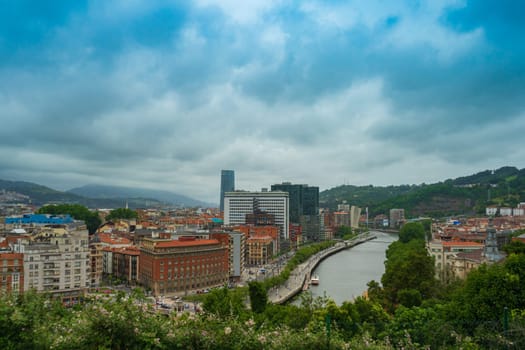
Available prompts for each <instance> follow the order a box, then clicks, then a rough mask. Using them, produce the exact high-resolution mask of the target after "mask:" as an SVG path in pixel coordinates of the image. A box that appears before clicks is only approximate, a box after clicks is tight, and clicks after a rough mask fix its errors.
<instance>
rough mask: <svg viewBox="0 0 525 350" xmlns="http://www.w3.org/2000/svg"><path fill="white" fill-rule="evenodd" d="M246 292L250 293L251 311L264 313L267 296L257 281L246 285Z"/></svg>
mask: <svg viewBox="0 0 525 350" xmlns="http://www.w3.org/2000/svg"><path fill="white" fill-rule="evenodd" d="M248 292H249V293H250V305H251V308H252V311H253V312H255V313H258V314H260V313H262V312H264V310H265V309H266V305H267V304H268V294H267V293H266V289H265V288H264V285H263V284H262V283H260V282H257V281H253V282H250V283H249V284H248Z"/></svg>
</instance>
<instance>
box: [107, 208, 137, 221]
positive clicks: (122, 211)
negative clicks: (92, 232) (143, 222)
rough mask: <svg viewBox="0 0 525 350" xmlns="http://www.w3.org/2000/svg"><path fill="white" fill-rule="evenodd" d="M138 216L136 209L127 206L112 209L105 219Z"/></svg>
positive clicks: (133, 217) (135, 217) (134, 217)
mask: <svg viewBox="0 0 525 350" xmlns="http://www.w3.org/2000/svg"><path fill="white" fill-rule="evenodd" d="M138 217H139V216H138V214H137V212H136V211H134V210H131V209H128V208H117V209H113V210H112V211H110V212H109V214H108V215H107V216H106V221H110V220H115V219H137V218H138Z"/></svg>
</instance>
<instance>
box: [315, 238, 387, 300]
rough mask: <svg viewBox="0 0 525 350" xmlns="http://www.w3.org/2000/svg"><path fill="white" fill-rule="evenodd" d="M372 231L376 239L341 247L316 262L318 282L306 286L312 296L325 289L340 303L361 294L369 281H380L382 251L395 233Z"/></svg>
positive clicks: (382, 266) (328, 295)
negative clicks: (340, 249)
mask: <svg viewBox="0 0 525 350" xmlns="http://www.w3.org/2000/svg"><path fill="white" fill-rule="evenodd" d="M372 233H374V234H375V235H376V236H377V239H376V240H373V241H369V242H365V243H363V244H361V245H358V246H356V247H353V248H350V249H347V250H343V251H341V252H339V253H337V254H335V255H332V256H331V257H329V258H327V259H325V260H324V261H323V262H321V263H320V264H319V265H318V266H317V268H316V269H315V270H314V272H313V274H315V275H318V276H319V281H320V283H319V285H318V286H311V287H310V291H311V292H312V295H313V296H314V297H317V296H323V294H324V293H326V296H327V297H330V298H331V299H333V300H334V301H335V302H336V303H337V304H339V305H340V304H342V303H343V301H345V300H352V299H353V298H355V297H357V296H360V295H362V294H363V292H364V291H366V288H367V287H366V284H367V283H368V282H369V281H371V280H376V281H378V282H380V280H381V275H383V272H384V271H385V265H384V261H385V251H386V249H387V248H388V246H389V245H390V243H392V242H393V241H395V240H396V239H397V235H391V234H388V233H382V232H372Z"/></svg>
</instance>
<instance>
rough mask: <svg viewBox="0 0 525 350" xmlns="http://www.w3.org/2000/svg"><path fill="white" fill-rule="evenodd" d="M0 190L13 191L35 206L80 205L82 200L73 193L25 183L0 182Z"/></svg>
mask: <svg viewBox="0 0 525 350" xmlns="http://www.w3.org/2000/svg"><path fill="white" fill-rule="evenodd" d="M0 190H6V191H13V192H17V193H20V194H23V195H25V196H28V197H29V198H30V199H31V202H32V203H33V204H36V205H42V204H45V203H55V202H64V203H79V204H80V203H82V201H83V200H84V198H83V197H81V196H78V195H76V194H73V193H66V192H61V191H57V190H54V189H52V188H49V187H46V186H42V185H38V184H35V183H32V182H25V181H7V180H0Z"/></svg>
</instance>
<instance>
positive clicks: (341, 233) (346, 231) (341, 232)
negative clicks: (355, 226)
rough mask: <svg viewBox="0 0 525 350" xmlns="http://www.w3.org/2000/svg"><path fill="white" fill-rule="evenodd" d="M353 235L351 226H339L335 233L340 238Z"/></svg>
mask: <svg viewBox="0 0 525 350" xmlns="http://www.w3.org/2000/svg"><path fill="white" fill-rule="evenodd" d="M352 234H353V231H352V228H351V227H350V226H345V225H342V226H339V227H338V228H337V231H336V232H335V235H336V237H338V238H343V237H345V236H350V237H351V236H352Z"/></svg>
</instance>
